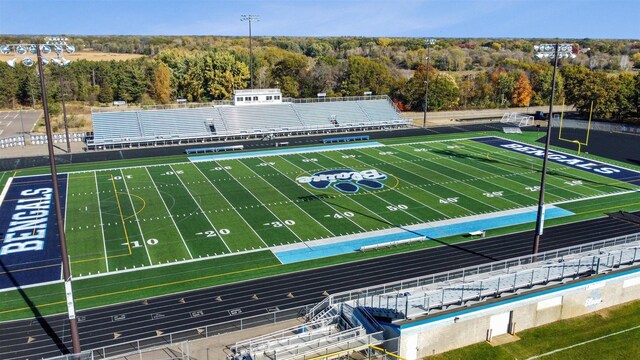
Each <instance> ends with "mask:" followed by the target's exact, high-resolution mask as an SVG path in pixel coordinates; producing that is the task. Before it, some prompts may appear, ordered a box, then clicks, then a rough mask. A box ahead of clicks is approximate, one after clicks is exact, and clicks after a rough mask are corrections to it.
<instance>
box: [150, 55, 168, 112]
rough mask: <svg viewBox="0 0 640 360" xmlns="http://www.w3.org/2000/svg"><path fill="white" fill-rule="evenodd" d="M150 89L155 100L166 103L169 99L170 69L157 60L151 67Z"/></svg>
mask: <svg viewBox="0 0 640 360" xmlns="http://www.w3.org/2000/svg"><path fill="white" fill-rule="evenodd" d="M151 89H152V93H153V98H154V99H155V100H156V102H158V103H160V104H168V103H169V101H170V100H171V70H170V69H169V67H168V66H167V65H165V64H164V63H162V62H158V63H157V64H156V66H155V67H154V69H153V83H152V87H151Z"/></svg>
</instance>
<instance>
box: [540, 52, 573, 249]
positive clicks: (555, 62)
mask: <svg viewBox="0 0 640 360" xmlns="http://www.w3.org/2000/svg"><path fill="white" fill-rule="evenodd" d="M534 50H535V51H536V57H537V58H539V59H543V58H551V59H553V78H552V80H551V100H550V101H549V120H548V122H547V141H546V142H545V145H544V159H543V160H542V176H541V177H540V197H539V199H538V214H537V217H536V233H535V237H534V239H533V249H532V253H533V254H534V255H535V254H537V253H538V250H539V248H540V236H542V231H543V227H544V213H545V206H544V186H545V181H546V177H547V161H548V158H549V145H550V144H551V122H552V120H553V96H554V94H555V92H556V70H557V69H558V58H559V57H563V58H568V57H575V55H573V54H572V52H571V50H572V46H571V44H560V43H558V42H556V43H555V44H541V45H536V46H534Z"/></svg>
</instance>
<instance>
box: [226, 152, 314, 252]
mask: <svg viewBox="0 0 640 360" xmlns="http://www.w3.org/2000/svg"><path fill="white" fill-rule="evenodd" d="M216 164H217V165H218V166H220V168H221V169H223V170H224V171H225V172H226V173H227V174H228V175H229V176H231V178H232V179H233V181H235V182H237V183H238V184H240V186H242V187H243V188H244V189H245V190H247V192H248V193H249V194H251V196H252V197H253V198H254V199H256V200H258V202H259V203H260V205H262V206H263V207H264V208H265V209H267V210H269V212H270V213H271V215H273V217H275V218H276V219H277V220H278V221H279V222H280V223H281V224H282V226H283V227H286V228H287V229H288V230H289V231H291V233H292V234H293V235H294V236H295V237H297V238H298V240H300V241H302V242H305V241H304V240H302V238H301V237H300V236H298V234H296V233H295V232H294V231H293V230H291V227H290V226H289V225H287V224H285V222H284V220H282V219H280V218H279V217H278V216H276V214H274V212H273V211H271V209H269V207H268V206H266V205H265V204H264V203H263V202H262V201H260V199H258V198H257V197H256V196H255V195H254V194H253V193H252V192H251V191H249V189H247V187H246V186H244V184H243V183H241V182H240V181H238V180H237V179H236V178H235V177H234V176H233V175H231V173H230V172H229V171H228V170H227V169H225V168H224V165H220V163H219V162H217V161H216Z"/></svg>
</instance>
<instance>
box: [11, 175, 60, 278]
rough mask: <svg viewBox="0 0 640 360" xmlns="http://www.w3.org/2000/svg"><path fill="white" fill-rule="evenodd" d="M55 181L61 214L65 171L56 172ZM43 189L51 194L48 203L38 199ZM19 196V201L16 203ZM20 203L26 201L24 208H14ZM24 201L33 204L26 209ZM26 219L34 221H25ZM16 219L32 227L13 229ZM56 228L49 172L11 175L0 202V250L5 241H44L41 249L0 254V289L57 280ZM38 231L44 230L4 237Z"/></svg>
mask: <svg viewBox="0 0 640 360" xmlns="http://www.w3.org/2000/svg"><path fill="white" fill-rule="evenodd" d="M58 184H59V187H60V200H61V205H62V213H63V214H64V210H65V208H64V206H65V203H66V201H65V198H66V196H67V174H58ZM47 192H48V194H49V195H50V196H51V197H50V200H48V201H49V202H48V204H47V203H46V201H47V200H42V199H43V197H44V196H43V194H46V193H47ZM20 200H22V202H20V203H19V201H20ZM20 205H27V208H26V209H25V208H23V209H17V208H16V207H17V206H20ZM28 205H31V206H34V208H31V209H29V208H28ZM63 216H64V215H63ZM45 217H46V220H44V221H43V222H37V220H39V219H44V218H45ZM28 220H33V221H34V222H33V223H32V224H28ZM12 221H13V222H14V224H13V225H11V222H12ZM16 222H21V223H22V224H23V225H24V224H28V225H24V227H27V226H33V229H30V230H29V229H27V230H23V229H21V230H16V229H17V226H19V224H16ZM57 228H58V226H57V219H56V212H55V205H54V202H53V188H52V182H51V176H50V175H42V176H29V177H18V178H13V182H12V183H11V186H10V187H9V189H8V191H7V195H6V197H5V198H4V200H3V201H2V204H0V250H1V249H3V247H4V246H7V245H9V244H17V243H26V242H27V241H43V242H44V243H43V247H42V249H41V250H29V251H21V252H9V253H7V254H5V255H0V289H7V288H13V287H16V286H27V285H33V284H39V283H44V282H50V281H56V280H60V278H61V266H62V265H61V261H62V260H61V257H60V241H59V238H58V231H57ZM12 229H13V230H12ZM42 231H44V233H43V237H42V238H38V237H35V236H34V237H33V238H31V239H29V240H23V241H22V242H21V241H19V240H15V241H12V242H8V241H6V240H8V239H7V236H13V238H15V239H19V238H20V237H24V236H33V235H36V234H37V233H38V232H42ZM5 249H6V248H5ZM12 249H15V248H12Z"/></svg>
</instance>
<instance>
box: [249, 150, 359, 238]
mask: <svg viewBox="0 0 640 360" xmlns="http://www.w3.org/2000/svg"><path fill="white" fill-rule="evenodd" d="M258 159H262V158H258ZM240 163H242V165H244V167H246V168H247V169H249V171H251V172H252V173H254V174H256V176H258V177H259V178H260V179H261V180H262V181H264V182H266V183H267V184H269V186H271V187H272V188H273V189H274V190H276V191H277V192H278V193H279V194H280V195H282V196H283V197H284V198H285V199H287V200H288V201H289V202H290V203H291V204H293V205H295V206H296V207H297V208H298V209H300V211H302V212H303V213H305V214H306V215H307V216H308V217H309V218H310V219H312V220H313V221H315V222H316V223H318V225H320V226H321V227H322V228H323V229H325V230H326V231H327V232H328V233H329V234H331V236H336V234H334V233H333V231H331V230H329V229H327V228H326V227H325V226H324V225H322V224H321V223H320V222H319V221H318V220H317V219H316V218H315V217H313V216H311V214H309V213H308V212H306V211H304V210H303V209H302V208H301V207H300V205H298V204H297V203H296V202H294V201H291V199H289V197H288V196H286V195H285V194H283V193H282V191H280V190H279V189H278V188H277V187H275V186H273V184H272V183H270V182H269V181H266V180H265V179H264V178H263V177H262V176H260V175H258V173H256V172H255V171H253V169H251V168H250V167H249V166H248V165H247V164H245V163H243V162H242V161H240ZM270 167H271V168H273V169H274V170H276V171H277V172H279V173H280V174H282V173H281V172H280V171H279V170H278V169H276V168H274V167H273V165H270ZM282 175H283V176H285V175H284V174H282ZM307 192H308V193H309V194H311V195H313V194H312V193H311V192H310V191H307ZM357 225H358V224H356V226H357ZM358 227H359V228H360V229H362V228H361V227H360V226H358ZM362 230H364V229H362Z"/></svg>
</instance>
